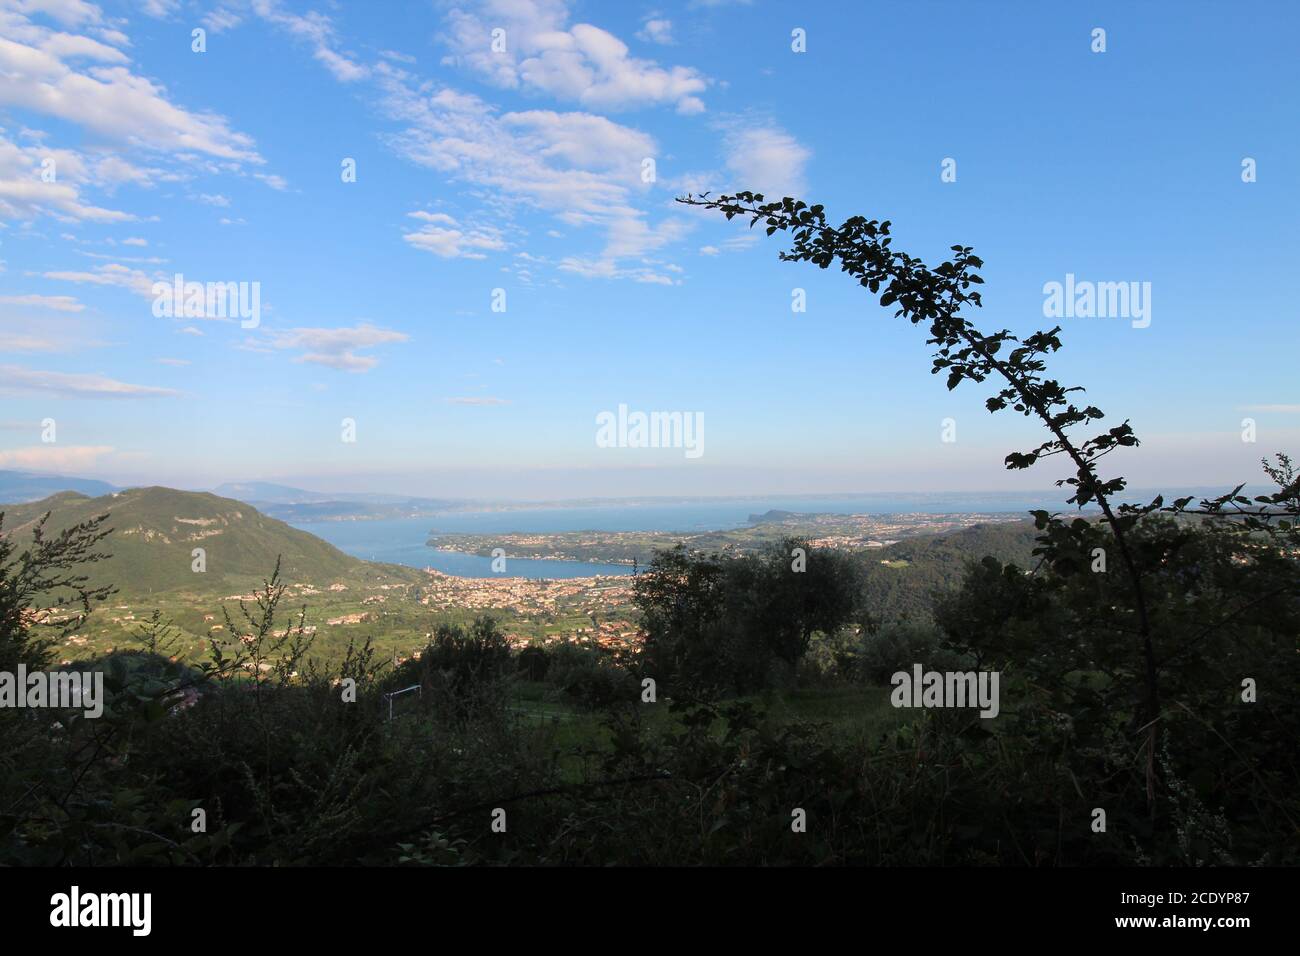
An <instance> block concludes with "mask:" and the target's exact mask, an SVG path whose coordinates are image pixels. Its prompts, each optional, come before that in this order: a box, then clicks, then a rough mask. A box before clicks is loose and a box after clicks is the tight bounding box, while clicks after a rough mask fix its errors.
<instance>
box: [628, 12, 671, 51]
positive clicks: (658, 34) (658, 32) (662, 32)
mask: <svg viewBox="0 0 1300 956" xmlns="http://www.w3.org/2000/svg"><path fill="white" fill-rule="evenodd" d="M636 35H637V37H638V38H639V39H642V40H645V41H646V42H647V43H659V44H662V45H664V46H669V45H671V44H672V43H673V22H672V21H671V20H666V19H662V18H660V17H650V18H649V19H647V20H646V21H645V22H644V23H643V24H641V29H640V30H638V31H637V34H636Z"/></svg>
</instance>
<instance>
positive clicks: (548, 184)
mask: <svg viewBox="0 0 1300 956" xmlns="http://www.w3.org/2000/svg"><path fill="white" fill-rule="evenodd" d="M377 73H378V75H379V77H380V81H381V87H382V89H383V90H384V91H385V98H384V100H383V101H382V105H383V108H384V109H385V111H386V112H387V113H388V114H389V115H390V116H392V117H393V118H394V119H397V120H399V121H403V122H405V124H406V128H405V129H404V130H402V131H401V132H400V133H397V134H395V135H393V136H392V137H390V138H389V143H390V145H392V146H393V148H394V149H396V150H397V152H398V153H399V154H400V155H402V156H404V157H405V158H407V159H409V160H411V161H412V162H415V163H418V164H420V165H424V166H428V167H430V168H431V169H434V170H436V171H438V172H439V173H440V174H442V175H443V176H447V177H452V178H455V179H459V180H461V181H463V182H467V183H470V184H472V185H475V186H481V187H485V188H487V189H489V190H491V191H492V193H493V199H494V201H497V202H498V203H499V202H500V201H502V200H504V201H505V202H506V203H520V204H523V205H526V206H529V207H532V208H534V209H540V210H543V211H546V212H550V213H552V214H553V215H555V216H556V217H557V218H558V219H560V220H561V221H562V222H563V223H565V224H566V225H569V226H571V227H582V226H588V227H596V228H599V229H603V230H604V231H605V234H606V248H605V250H604V251H603V252H602V253H601V255H600V259H599V260H583V261H582V262H580V263H577V262H575V263H574V264H573V265H572V267H571V268H570V270H569V271H573V272H576V273H577V274H580V275H605V276H610V277H626V276H629V275H630V272H629V270H627V269H626V268H625V267H622V266H620V264H619V262H618V260H619V259H621V258H624V257H631V256H637V255H642V254H644V253H645V252H648V251H650V250H653V249H657V248H659V247H661V246H662V245H664V244H665V243H667V242H670V241H673V240H675V239H676V238H678V237H680V236H681V235H682V234H684V232H685V231H686V230H687V229H688V228H689V223H688V222H687V220H685V219H682V218H673V219H669V220H667V221H664V222H660V223H658V224H655V225H652V224H650V223H649V222H647V220H646V215H645V213H644V212H643V211H642V210H640V209H639V208H637V206H636V205H635V204H634V199H635V197H636V196H637V195H638V194H640V193H642V192H643V191H647V190H649V189H650V188H651V185H650V184H647V183H645V182H643V181H642V179H641V169H642V160H643V159H645V158H646V157H653V156H654V155H655V152H656V146H655V142H654V140H653V138H652V137H650V136H648V135H647V134H645V133H643V132H641V131H639V130H635V129H631V128H629V127H626V126H622V125H619V124H617V123H614V122H612V121H610V120H608V119H606V118H605V117H601V116H594V115H592V114H589V113H557V112H553V111H550V110H527V111H523V112H517V113H505V114H498V113H497V111H496V110H494V109H493V108H492V107H490V106H488V105H487V104H486V103H484V102H483V101H482V100H480V99H479V98H478V97H476V96H472V95H469V94H465V93H460V92H457V91H455V90H450V89H442V90H439V91H437V92H434V93H432V94H431V95H430V94H429V93H428V92H427V90H426V88H425V86H424V84H422V83H420V82H419V81H418V80H417V79H416V78H415V77H413V76H411V75H410V74H408V73H406V72H405V71H403V70H401V69H399V68H397V67H394V66H392V65H390V64H387V63H384V64H380V65H379V67H377ZM431 225H433V223H431ZM441 225H442V226H446V225H447V224H446V223H443V224H441ZM427 232H428V235H427V237H426V238H425V239H424V240H422V241H424V242H426V243H428V244H429V245H430V246H431V247H433V248H443V249H444V250H445V252H444V254H450V253H452V252H454V251H456V250H459V249H461V245H460V244H459V243H457V242H456V241H455V240H456V238H457V237H454V236H448V235H446V234H445V233H444V232H440V231H438V230H435V229H430V230H427ZM408 241H412V240H410V239H408Z"/></svg>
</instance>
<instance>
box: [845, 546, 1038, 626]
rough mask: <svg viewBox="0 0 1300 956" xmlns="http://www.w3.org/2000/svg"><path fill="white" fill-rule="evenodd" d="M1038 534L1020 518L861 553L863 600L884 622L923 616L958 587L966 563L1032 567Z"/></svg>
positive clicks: (859, 557) (873, 613) (859, 555)
mask: <svg viewBox="0 0 1300 956" xmlns="http://www.w3.org/2000/svg"><path fill="white" fill-rule="evenodd" d="M1037 538H1038V532H1037V530H1036V529H1035V528H1034V523H1033V522H1032V521H1016V522H1007V523H1005V524H980V525H974V526H972V527H970V528H963V529H961V530H959V531H949V532H945V533H943V534H925V535H917V536H916V537H915V538H909V539H908V540H906V541H899V542H898V543H896V544H892V545H890V546H889V547H887V548H881V549H879V550H875V551H865V552H860V553H858V554H857V555H856V556H855V557H856V559H857V560H858V561H859V563H860V565H861V568H862V575H863V581H862V595H863V603H864V605H865V606H866V608H867V610H868V611H870V613H871V614H872V615H873V616H875V617H876V618H877V619H879V620H882V621H892V620H896V619H898V618H900V617H913V618H915V617H925V616H927V615H929V613H930V610H931V608H932V607H933V604H934V598H935V596H936V595H940V594H943V593H946V592H951V591H954V590H956V589H957V588H958V587H960V585H961V582H962V578H963V575H964V573H965V569H966V567H967V566H968V565H970V564H975V563H978V562H979V561H980V559H982V558H983V557H985V556H986V555H992V556H993V557H995V558H997V559H998V560H999V561H1001V562H1003V563H1015V564H1018V565H1020V566H1021V567H1022V568H1023V567H1032V566H1033V562H1034V557H1033V554H1032V551H1033V549H1034V545H1035V543H1036V541H1037Z"/></svg>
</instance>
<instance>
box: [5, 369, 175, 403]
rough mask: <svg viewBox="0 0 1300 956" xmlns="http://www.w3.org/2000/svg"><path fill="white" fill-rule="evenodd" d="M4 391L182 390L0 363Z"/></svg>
mask: <svg viewBox="0 0 1300 956" xmlns="http://www.w3.org/2000/svg"><path fill="white" fill-rule="evenodd" d="M0 391H7V392H20V393H31V394H40V395H55V396H57V397H59V398H160V397H164V396H169V395H179V394H180V393H179V392H177V391H175V390H174V389H170V388H155V387H154V386H151V385H132V384H130V383H129V382H121V381H118V380H117V379H114V378H109V377H108V376H106V375H97V374H79V373H68V372H46V371H39V370H37V369H29V368H23V367H22V366H19V365H0Z"/></svg>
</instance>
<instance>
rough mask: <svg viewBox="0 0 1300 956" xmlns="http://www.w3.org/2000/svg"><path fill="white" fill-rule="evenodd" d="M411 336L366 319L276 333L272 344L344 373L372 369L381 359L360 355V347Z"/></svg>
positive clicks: (387, 342)
mask: <svg viewBox="0 0 1300 956" xmlns="http://www.w3.org/2000/svg"><path fill="white" fill-rule="evenodd" d="M408 339H409V336H408V335H407V334H406V333H405V332H397V331H394V330H393V329H381V328H379V327H378V326H374V325H370V324H368V323H364V322H363V323H361V324H360V325H355V326H351V327H345V328H336V329H323V328H302V329H290V330H288V331H287V332H272V333H271V339H270V342H269V344H270V345H272V346H273V347H274V348H277V349H299V350H301V351H302V354H301V355H299V356H298V357H297V358H296V359H295V360H294V361H297V362H308V363H310V364H313V365H324V366H326V367H328V368H334V369H339V370H341V371H344V372H368V371H369V370H370V369H372V368H374V367H375V366H376V365H377V364H378V363H379V360H378V359H377V358H375V357H374V356H371V355H358V354H357V352H358V351H359V350H360V349H369V348H374V347H375V346H378V345H386V344H390V343H393V342H405V341H407V340H408Z"/></svg>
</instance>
